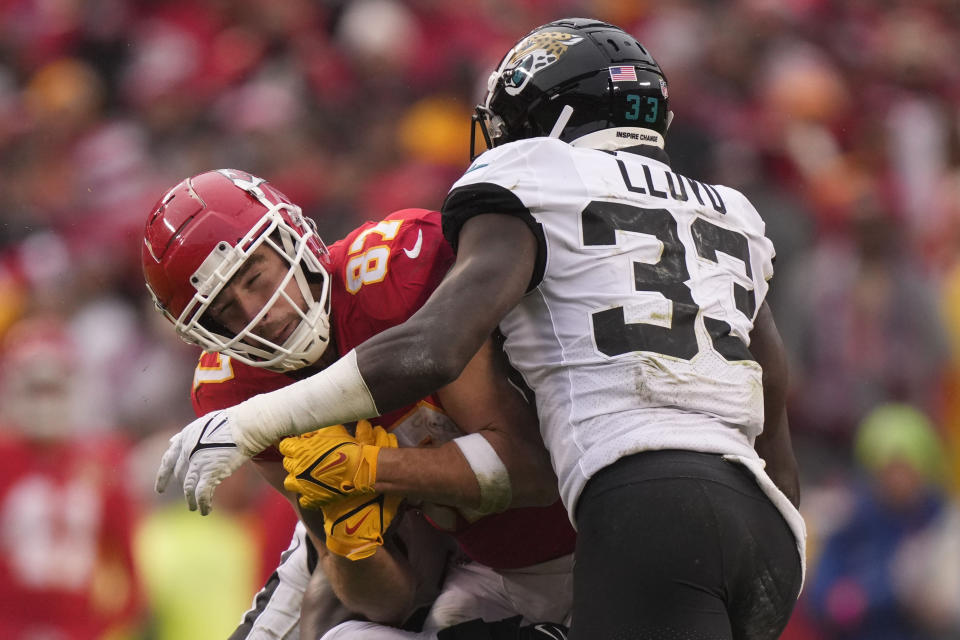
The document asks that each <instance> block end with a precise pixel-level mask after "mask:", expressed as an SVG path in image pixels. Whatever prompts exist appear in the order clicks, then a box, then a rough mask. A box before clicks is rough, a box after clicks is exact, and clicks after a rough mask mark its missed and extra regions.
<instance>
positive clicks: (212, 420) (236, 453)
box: [156, 411, 253, 515]
mask: <svg viewBox="0 0 960 640" xmlns="http://www.w3.org/2000/svg"><path fill="white" fill-rule="evenodd" d="M230 425H231V420H230V417H229V415H228V413H227V411H214V412H212V413H208V414H206V415H205V416H202V417H200V418H197V419H196V420H194V421H193V422H191V423H190V424H188V425H187V426H185V427H184V428H183V429H182V430H181V431H180V433H178V434H176V435H175V436H173V437H172V438H170V446H169V447H167V451H166V453H164V454H163V458H162V459H161V460H160V469H159V470H158V471H157V483H156V489H157V492H158V493H163V490H164V489H166V487H167V483H168V482H169V481H170V475H171V474H175V475H176V476H177V478H178V479H179V480H181V481H182V482H183V496H184V498H186V500H187V507H189V509H190V511H196V510H197V507H198V506H199V508H200V513H201V514H202V515H207V514H208V513H210V509H211V502H212V501H213V490H214V489H216V488H217V485H219V484H220V483H221V482H222V481H223V480H224V478H226V477H227V476H229V475H230V474H231V473H233V472H234V471H236V470H237V469H239V468H240V465H242V464H243V463H244V462H246V461H247V460H249V459H250V458H251V457H252V455H253V454H247V453H245V452H244V451H241V449H240V448H239V447H238V446H237V443H236V441H235V440H234V437H233V432H232V429H231V426H230Z"/></svg>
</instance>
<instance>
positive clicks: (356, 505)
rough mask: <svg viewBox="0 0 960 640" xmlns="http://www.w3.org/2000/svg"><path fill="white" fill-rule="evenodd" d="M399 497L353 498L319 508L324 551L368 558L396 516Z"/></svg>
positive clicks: (351, 558)
mask: <svg viewBox="0 0 960 640" xmlns="http://www.w3.org/2000/svg"><path fill="white" fill-rule="evenodd" d="M402 501H403V498H402V497H401V496H395V495H384V494H382V493H376V494H366V495H354V496H351V497H349V498H345V499H343V500H339V501H337V502H335V503H331V504H328V505H327V506H325V507H323V530H324V532H325V533H326V534H327V542H326V544H327V549H329V550H330V551H332V552H333V553H335V554H337V555H338V556H343V557H345V558H347V559H349V560H362V559H363V558H368V557H370V556H372V555H373V554H374V553H376V551H377V547H379V546H381V545H382V544H383V534H384V532H385V531H386V530H387V528H388V527H389V526H390V523H391V522H392V521H393V517H394V516H395V515H396V514H397V507H399V506H400V503H401V502H402Z"/></svg>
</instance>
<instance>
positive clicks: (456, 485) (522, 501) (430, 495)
mask: <svg viewBox="0 0 960 640" xmlns="http://www.w3.org/2000/svg"><path fill="white" fill-rule="evenodd" d="M487 439H488V440H492V442H491V445H492V446H493V448H494V449H495V450H497V452H498V454H500V457H501V459H502V460H503V463H504V465H505V467H506V470H507V474H508V476H509V480H508V481H509V483H510V493H511V499H510V502H509V503H508V505H506V506H507V507H509V508H513V507H529V506H546V505H549V504H551V503H552V502H553V501H554V500H556V498H557V481H556V476H555V475H554V474H553V470H552V469H551V468H550V466H549V462H548V461H546V460H537V456H536V455H535V453H534V454H533V455H530V456H525V455H523V452H524V451H526V449H527V446H526V444H525V443H522V442H514V443H510V444H513V445H514V450H513V451H512V452H511V454H505V452H504V449H505V447H504V446H502V445H501V443H500V442H498V441H497V437H496V436H490V435H487ZM374 486H375V488H376V490H377V491H380V492H383V493H396V494H400V495H404V496H407V497H408V498H414V499H417V500H422V501H426V502H435V503H437V504H445V505H450V506H454V507H460V508H466V509H470V510H474V511H476V510H480V509H481V507H482V506H483V500H482V496H481V493H480V483H479V481H478V479H477V475H476V473H475V471H474V469H473V468H472V467H471V466H470V464H469V463H468V462H467V460H466V458H465V457H464V455H463V452H462V451H461V449H460V447H459V446H457V444H456V443H454V442H448V443H446V444H444V445H442V446H440V447H433V448H414V447H401V448H399V449H382V450H381V451H380V454H379V456H378V459H377V479H376V482H375V485H374Z"/></svg>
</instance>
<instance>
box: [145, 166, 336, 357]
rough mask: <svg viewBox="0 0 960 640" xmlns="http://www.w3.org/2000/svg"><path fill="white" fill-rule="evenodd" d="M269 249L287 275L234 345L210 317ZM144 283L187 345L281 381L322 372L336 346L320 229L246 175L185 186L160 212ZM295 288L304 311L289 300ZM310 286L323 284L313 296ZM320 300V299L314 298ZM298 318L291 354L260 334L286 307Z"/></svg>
mask: <svg viewBox="0 0 960 640" xmlns="http://www.w3.org/2000/svg"><path fill="white" fill-rule="evenodd" d="M263 244H266V245H268V246H270V247H271V248H272V249H273V250H274V251H276V252H277V253H278V254H279V255H280V256H281V257H282V258H283V259H284V260H286V262H287V263H288V264H289V270H288V271H287V274H286V276H285V277H284V278H283V280H282V282H281V283H280V284H279V286H278V287H277V289H276V290H275V291H274V293H273V295H272V297H270V299H269V300H268V302H267V303H266V304H265V305H264V306H263V308H262V309H261V310H260V312H259V313H258V314H257V315H256V316H255V317H254V318H253V319H252V320H250V322H249V323H248V324H247V326H246V327H245V328H244V329H243V330H241V331H240V332H239V333H237V334H236V335H227V333H228V332H227V331H226V330H225V329H224V328H223V327H221V326H220V325H218V324H217V323H215V322H213V321H212V320H211V319H210V318H209V317H208V318H205V317H204V314H205V312H206V311H207V309H208V307H209V306H210V304H211V303H212V302H213V300H214V299H215V298H216V297H217V294H218V293H220V291H221V290H222V289H223V287H224V286H225V285H226V284H227V282H229V280H230V278H231V277H233V275H234V274H235V273H236V272H237V271H238V270H239V269H240V267H241V266H242V265H243V263H244V261H245V260H246V259H247V258H248V257H249V256H250V255H251V254H252V253H253V252H254V251H256V250H257V248H259V247H260V246H262V245H263ZM142 259H143V274H144V278H145V280H146V284H147V289H148V290H149V291H150V294H151V295H152V296H153V299H154V302H155V303H156V305H157V307H158V308H159V309H160V311H162V312H163V314H164V315H165V316H166V317H167V318H168V319H170V321H171V322H173V324H174V326H175V327H176V330H177V333H178V334H179V335H180V337H181V338H183V339H184V340H186V341H187V342H190V343H194V344H198V345H200V346H201V347H203V348H204V349H205V350H207V351H220V352H223V353H226V354H228V355H229V356H230V357H232V358H236V359H237V360H240V361H241V362H244V363H246V364H249V365H253V366H256V367H264V368H268V369H273V370H275V371H288V370H291V369H299V368H301V367H304V366H306V365H309V364H312V363H313V362H315V361H316V360H317V359H318V358H319V357H320V356H321V355H323V352H324V350H325V349H326V347H327V344H328V343H329V337H330V323H329V304H330V275H329V272H328V271H327V268H326V265H327V264H328V260H329V254H328V252H327V248H326V246H324V244H323V241H321V240H320V238H319V236H317V233H316V226H315V224H314V223H313V221H312V220H309V219H308V218H305V217H304V216H303V214H302V212H301V210H300V207H298V206H296V205H294V204H293V203H291V202H290V200H289V199H287V197H286V196H284V195H283V194H282V193H280V192H279V191H277V190H276V189H274V188H273V187H272V186H270V185H269V184H267V182H266V181H265V180H263V179H262V178H258V177H256V176H253V175H251V174H249V173H246V172H243V171H236V170H234V169H219V170H217V171H208V172H206V173H202V174H200V175H198V176H194V177H192V178H187V179H186V180H184V181H183V182H181V183H180V184H178V185H177V186H175V187H173V188H172V189H170V190H169V191H168V192H167V193H166V194H165V195H164V196H163V197H162V198H161V199H160V201H159V202H157V204H156V206H155V207H154V208H153V211H152V213H151V214H150V216H149V218H148V219H147V225H146V229H145V230H144V234H143V248H142ZM291 280H294V281H295V282H296V284H297V286H298V287H299V289H300V291H301V293H302V294H303V298H304V300H305V301H306V304H305V307H306V308H301V307H299V306H298V305H296V304H295V303H294V301H293V300H292V299H291V298H290V296H289V295H288V294H287V293H286V292H285V288H286V287H287V284H288V283H289V282H290V281H291ZM311 283H313V284H319V285H321V286H320V291H321V293H320V294H319V295H318V296H315V295H314V294H313V292H312V290H311V286H310V285H311ZM314 290H315V289H314ZM281 296H283V297H284V298H286V299H287V301H288V302H290V303H291V305H293V306H294V308H296V309H297V310H298V312H299V314H300V324H299V326H298V327H297V328H296V329H295V330H294V331H293V333H292V334H290V337H289V338H287V339H286V340H285V341H284V343H283V344H275V343H273V342H271V341H270V340H268V339H266V338H264V337H261V336H259V335H257V334H256V333H254V331H253V330H254V328H255V327H256V326H257V324H258V323H259V322H260V321H261V319H262V318H263V317H264V316H265V315H266V314H267V312H268V311H269V310H270V308H271V307H272V306H273V304H274V303H275V302H276V301H277V300H278V299H279V298H280V297H281Z"/></svg>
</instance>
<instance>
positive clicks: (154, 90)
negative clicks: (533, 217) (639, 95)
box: [0, 0, 960, 640]
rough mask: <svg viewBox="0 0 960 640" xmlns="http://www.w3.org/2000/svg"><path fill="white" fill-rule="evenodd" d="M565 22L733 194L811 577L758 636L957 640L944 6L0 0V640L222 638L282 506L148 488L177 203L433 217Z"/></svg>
mask: <svg viewBox="0 0 960 640" xmlns="http://www.w3.org/2000/svg"><path fill="white" fill-rule="evenodd" d="M571 15H582V16H592V17H598V18H602V19H606V20H608V21H611V22H614V23H615V24H618V25H620V26H622V27H624V28H626V29H627V30H628V31H630V32H632V33H634V34H635V35H637V36H638V38H639V39H640V40H641V42H643V43H644V44H645V45H646V46H647V47H648V48H649V49H650V51H651V52H652V53H653V55H654V56H655V57H656V59H657V60H658V62H659V63H660V65H661V66H662V67H663V69H664V70H665V72H666V74H667V78H668V80H669V83H670V99H671V106H672V108H673V110H674V112H675V114H676V118H675V120H674V123H673V126H672V129H671V131H670V135H669V136H668V142H667V150H668V152H669V153H670V156H671V158H672V160H673V166H674V169H675V170H676V171H679V172H680V173H683V174H686V175H690V176H691V177H696V178H697V179H700V180H703V181H706V182H711V183H722V184H727V185H730V186H733V187H736V188H738V189H741V190H742V191H744V192H745V193H746V194H747V195H748V197H749V198H750V199H751V200H752V201H753V202H754V204H755V205H756V206H757V208H758V210H759V211H760V212H761V214H762V215H763V217H764V218H765V220H766V222H767V228H768V233H769V235H770V236H771V237H772V238H773V240H774V242H775V245H776V247H777V254H778V256H777V261H776V263H775V267H776V270H777V272H776V276H775V278H774V282H773V285H772V293H771V297H770V301H771V305H772V306H773V308H774V313H775V315H776V317H777V319H778V323H779V326H780V329H781V332H782V334H783V336H784V340H785V342H786V344H787V347H788V350H789V353H790V355H791V359H792V363H791V374H792V394H791V398H790V419H791V425H792V428H793V433H794V439H795V445H796V450H797V455H798V458H799V462H800V465H801V471H802V483H803V504H802V511H803V513H804V515H805V516H806V519H807V524H808V528H809V534H810V541H809V543H810V544H809V551H810V553H809V559H808V567H809V573H808V576H807V580H806V585H805V589H804V595H803V597H802V598H801V602H800V604H799V606H798V608H797V612H796V615H795V616H794V619H793V621H792V623H791V626H790V628H789V629H788V631H787V633H786V635H785V637H787V638H791V639H793V640H813V639H819V638H823V639H832V638H859V639H864V640H867V639H869V640H884V639H891V640H899V639H926V638H930V639H946V638H960V509H958V506H957V505H958V492H957V491H958V487H960V482H958V478H960V473H958V472H960V457H958V453H960V259H958V258H960V253H958V246H960V65H958V64H957V61H958V60H960V3H958V2H957V1H956V0H729V1H723V2H721V1H714V0H676V1H672V2H666V3H663V2H661V3H654V2H650V1H648V0H632V1H630V2H625V1H622V0H578V1H575V0H476V1H473V2H445V1H442V0H408V1H400V0H353V1H348V0H341V1H336V0H283V1H276V0H193V1H188V0H0V341H2V344H3V345H4V346H3V350H2V351H0V358H2V360H0V362H2V369H0V456H2V459H3V460H4V464H3V465H2V467H0V637H3V638H10V639H14V640H25V639H30V640H60V639H73V638H104V637H107V638H116V639H121V638H130V639H148V638H150V639H153V638H156V639H163V640H166V639H171V640H173V639H176V640H190V639H192V638H204V639H209V638H217V637H222V638H225V637H226V636H227V635H228V634H229V632H230V631H232V629H233V628H234V626H235V625H236V623H237V622H238V620H239V617H240V615H241V614H242V612H243V611H244V610H245V609H246V608H247V607H248V605H249V604H250V599H251V597H252V594H253V593H254V591H255V590H256V589H257V588H258V587H259V586H260V584H261V583H262V581H263V580H264V578H265V577H266V576H267V575H268V574H269V573H270V571H271V570H272V569H273V567H274V566H275V564H276V562H277V559H278V557H279V553H280V551H281V550H282V549H283V548H284V547H285V545H286V543H287V541H288V540H289V534H290V530H291V528H292V524H293V519H292V518H293V516H292V514H291V513H290V512H289V509H288V508H287V507H286V504H285V503H283V502H279V499H278V498H277V497H275V496H273V495H271V494H270V493H269V492H268V491H267V490H266V489H265V488H264V487H265V485H263V484H262V483H260V482H259V480H258V479H256V478H254V477H251V476H250V475H247V474H243V473H241V474H238V475H237V476H236V477H234V478H232V479H231V480H230V481H229V483H228V484H227V485H225V486H224V489H223V490H221V491H220V492H218V494H217V509H216V510H215V511H214V512H213V514H212V515H211V516H209V517H207V518H201V517H200V516H199V515H197V514H195V513H190V512H188V511H187V510H186V509H185V508H184V505H183V503H182V500H181V496H180V492H179V491H178V490H172V491H171V493H172V494H173V495H170V496H157V495H156V494H154V492H153V490H152V483H153V475H154V472H155V469H156V466H157V463H158V461H159V457H160V454H161V452H162V450H163V448H164V446H165V443H166V439H167V438H168V437H169V435H171V433H173V432H174V431H175V430H177V429H179V428H180V427H181V426H182V425H183V424H186V422H188V421H189V420H191V419H192V418H193V414H192V409H191V406H190V401H189V391H190V387H191V380H192V375H193V374H192V371H193V367H194V364H195V362H196V358H197V355H198V353H197V351H196V350H195V349H194V348H192V347H190V346H188V345H185V344H182V343H180V342H179V341H178V339H177V338H176V337H175V336H174V334H173V330H172V328H171V326H169V325H168V324H167V323H166V321H165V320H163V319H162V318H161V316H160V315H159V314H158V313H156V312H155V311H154V310H153V309H152V306H151V302H150V300H149V299H148V296H147V294H146V291H145V289H144V286H143V281H142V277H141V270H140V262H139V252H140V241H141V235H140V234H141V231H142V227H143V223H144V220H145V217H146V215H147V213H148V211H149V209H150V207H151V205H152V204H153V203H154V202H155V201H156V200H157V198H158V197H159V196H160V195H161V194H162V193H163V192H164V191H165V189H167V188H168V187H170V186H172V185H173V184H175V183H177V182H179V181H180V180H181V179H183V178H185V177H187V176H189V175H192V174H196V173H199V172H202V171H205V170H208V169H213V168H221V167H232V168H237V169H244V170H248V171H251V172H253V173H255V174H258V175H261V176H263V177H265V178H267V179H268V180H270V181H271V182H273V183H274V184H275V185H276V186H277V187H278V188H279V189H280V190H281V191H283V192H285V193H286V194H287V195H288V196H290V197H291V198H292V199H293V200H294V201H295V202H297V203H299V204H300V205H301V206H302V207H303V209H304V211H305V212H306V213H307V214H308V215H310V216H311V217H313V218H314V219H315V220H316V221H317V223H318V225H319V228H320V230H321V234H322V236H323V237H324V239H325V240H327V241H328V242H332V241H333V240H336V239H338V238H340V237H342V236H343V235H344V234H345V233H346V232H347V231H349V230H350V229H352V228H353V227H355V226H356V225H358V224H359V223H361V222H363V221H365V220H368V219H379V218H381V217H382V216H383V215H385V214H387V213H389V212H390V211H392V210H394V209H396V208H402V207H411V206H419V207H428V208H437V207H439V206H440V204H441V202H442V199H443V196H444V194H445V193H446V191H447V188H448V187H449V185H450V184H451V183H452V182H453V181H454V180H455V179H456V178H457V177H458V176H459V175H460V173H461V172H462V171H463V170H464V169H465V168H466V166H467V164H468V157H467V156H468V148H469V116H470V112H471V109H472V106H473V105H474V104H476V103H477V102H478V100H479V99H480V97H481V95H482V91H483V87H484V84H485V80H486V77H487V74H488V73H489V71H490V70H491V69H492V68H493V67H494V65H495V64H496V63H497V62H498V60H499V57H500V56H501V55H502V54H503V53H504V52H505V51H506V50H507V49H508V48H509V47H510V46H511V45H512V44H513V43H514V42H515V41H516V40H517V39H518V38H519V37H520V36H522V35H523V34H525V33H526V32H527V31H529V30H530V29H531V28H533V27H535V26H537V25H539V24H542V23H545V22H548V21H550V20H553V19H556V18H559V17H566V16H571Z"/></svg>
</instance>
